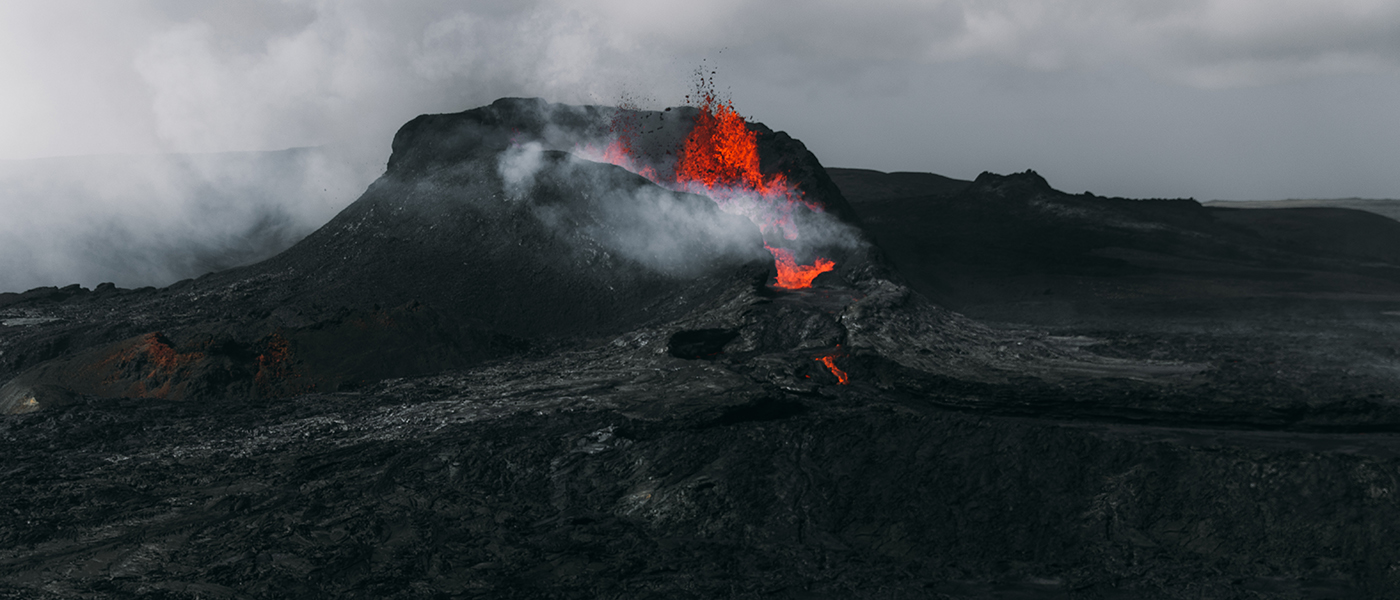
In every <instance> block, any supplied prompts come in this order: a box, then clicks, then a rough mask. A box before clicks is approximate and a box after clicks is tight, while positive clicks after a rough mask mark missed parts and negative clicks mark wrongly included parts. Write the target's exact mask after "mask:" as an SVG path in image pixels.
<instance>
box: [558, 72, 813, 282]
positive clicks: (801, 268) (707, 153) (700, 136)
mask: <svg viewBox="0 0 1400 600" xmlns="http://www.w3.org/2000/svg"><path fill="white" fill-rule="evenodd" d="M698 95H699V97H700V106H699V107H697V108H698V109H699V113H698V114H697V115H696V116H695V124H694V126H693V127H692V128H691V130H690V134H689V135H687V136H686V139H685V144H684V145H683V146H682V147H681V148H680V152H679V158H678V160H677V162H676V167H675V174H674V176H673V177H672V178H671V179H670V180H669V181H667V180H665V178H663V177H661V176H660V175H659V174H658V173H657V172H656V169H654V168H653V167H651V166H644V165H641V164H639V161H638V160H637V157H636V156H635V152H633V148H632V143H633V141H634V139H633V138H634V136H635V132H634V131H633V130H632V129H633V128H629V127H626V126H625V124H624V126H618V124H617V123H616V122H615V123H614V132H615V133H616V134H617V136H618V137H617V138H616V139H614V140H613V141H612V142H611V143H610V144H608V147H607V149H606V150H604V151H603V152H602V156H601V158H602V160H603V161H606V162H609V163H612V164H614V165H617V166H620V167H622V168H625V169H627V170H629V171H632V172H633V173H637V174H639V175H642V176H643V177H646V178H647V179H650V180H652V181H653V182H655V183H657V184H658V185H661V186H663V187H667V188H670V189H673V190H677V191H683V192H690V193H694V194H701V195H704V196H707V197H709V198H710V199H711V200H714V201H715V203H717V204H719V206H720V209H721V210H723V211H725V212H727V213H731V214H740V215H743V216H745V217H748V218H749V220H751V221H753V222H754V224H755V225H758V229H759V231H760V232H762V233H763V235H764V237H765V238H768V236H769V235H771V234H778V235H781V236H782V237H783V238H784V239H788V240H795V239H797V223H796V222H795V221H794V220H793V218H792V211H793V208H795V207H796V206H797V204H798V203H799V202H800V203H802V204H805V205H806V206H807V207H808V208H810V209H812V210H814V211H817V212H821V210H822V207H821V206H820V205H818V204H815V203H813V202H809V201H807V200H805V199H804V198H803V197H802V192H801V191H799V190H798V189H797V188H796V186H794V185H793V184H792V183H791V182H789V181H788V180H787V177H786V176H784V175H783V174H781V173H778V174H774V175H771V176H767V177H765V176H764V175H763V174H762V172H760V171H759V162H758V134H757V133H756V132H754V131H752V130H750V129H749V127H748V124H747V123H746V122H745V121H744V118H743V117H742V116H739V113H738V112H737V111H735V110H734V106H733V103H732V102H720V101H719V100H717V99H716V98H715V95H714V93H713V91H710V90H705V89H702V90H699V91H698ZM584 152H585V153H586V154H594V155H596V154H597V152H596V150H592V149H591V148H586V149H584ZM769 239H771V238H769ZM764 247H765V248H767V249H768V251H769V252H770V253H772V254H773V262H774V265H775V266H776V267H777V271H778V277H777V281H776V282H775V283H774V287H778V288H782V289H788V290H796V289H803V288H809V287H812V280H814V279H816V277H817V276H818V275H820V274H822V273H825V272H827V271H831V270H832V269H835V268H836V263H835V262H834V261H831V260H828V259H826V258H822V257H817V258H816V260H815V261H814V262H813V264H811V265H802V264H798V263H797V260H796V259H795V257H793V255H792V251H791V250H786V249H783V248H776V247H773V246H769V245H768V244H764Z"/></svg>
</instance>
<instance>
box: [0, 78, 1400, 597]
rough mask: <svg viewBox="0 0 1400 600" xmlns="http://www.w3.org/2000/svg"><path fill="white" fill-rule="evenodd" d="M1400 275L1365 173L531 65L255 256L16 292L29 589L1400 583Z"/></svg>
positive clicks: (6, 325) (17, 580)
mask: <svg viewBox="0 0 1400 600" xmlns="http://www.w3.org/2000/svg"><path fill="white" fill-rule="evenodd" d="M707 161H708V162H707ZM803 269H807V270H805V271H804V270H803ZM785 273H786V274H787V277H789V278H788V279H784V276H785V275H784V274H785ZM1396 311H1400V223H1397V222H1395V221H1392V220H1390V219H1387V218H1384V217H1381V216H1378V215H1374V214H1371V213H1364V212H1360V211H1354V210H1347V209H1341V208H1321V209H1297V208H1290V209H1272V210H1271V209H1251V210H1239V209H1230V208H1217V207H1206V206H1203V205H1201V204H1200V203H1197V202H1195V201H1192V200H1179V199H1178V200H1130V199H1123V198H1103V197H1098V196H1093V195H1091V194H1079V195H1073V194H1066V193H1063V192H1061V191H1058V190H1056V189H1054V188H1053V187H1052V186H1051V185H1050V184H1049V183H1048V182H1047V181H1046V180H1045V179H1043V178H1042V177H1040V176H1039V175H1038V174H1036V173H1034V172H1033V171H1027V172H1024V173H1017V174H1011V175H996V174H991V173H984V174H982V175H981V176H979V177H977V178H976V180H974V181H960V180H955V179H950V178H946V177H941V176H937V175H933V174H928V173H922V174H921V173H881V172H876V171H865V170H857V169H828V168H825V167H823V166H822V165H821V164H820V163H819V162H818V160H817V158H816V157H815V156H814V155H812V153H811V152H808V151H807V149H806V148H805V147H804V146H803V145H802V143H801V142H799V141H797V140H796V139H793V138H792V137H791V136H789V135H787V134H785V133H782V132H774V131H772V130H770V129H768V128H767V127H765V126H763V125H761V124H758V123H752V122H748V121H745V120H743V119H742V118H740V117H738V115H737V113H736V112H734V110H733V107H732V106H730V105H728V104H727V103H722V102H719V101H717V100H716V99H714V98H713V97H705V98H703V99H702V100H701V102H700V103H699V106H694V107H679V108H673V109H667V110H663V111H643V110H637V109H619V108H612V107H600V106H582V107H580V106H567V105H559V104H550V103H547V102H544V101H542V100H538V99H519V98H508V99H502V100H499V101H497V102H495V103H493V104H491V105H489V106H484V107H480V108H476V109H473V110H468V111H466V112H462V113H457V114H446V115H424V116H421V117H418V118H416V119H414V120H412V121H410V122H409V123H407V124H406V125H404V126H403V128H401V129H400V130H399V132H398V134H397V135H396V136H395V138H394V140H393V154H392V156H391V158H390V159H389V161H388V165H387V168H386V171H385V173H384V174H383V176H382V177H380V178H379V179H378V180H377V181H375V182H374V183H373V184H372V185H371V186H370V187H369V189H367V190H366V191H365V193H364V195H363V196H362V197H361V198H360V199H359V200H357V201H355V202H354V203H353V204H351V205H350V206H349V207H347V208H346V209H345V210H344V211H342V212H341V213H340V214H339V215H337V216H336V217H335V218H334V219H332V220H331V221H330V222H329V223H327V224H326V225H325V226H323V227H321V228H320V229H319V230H317V231H315V232H314V233H312V234H311V235H309V236H308V237H306V238H305V239H303V240H301V241H300V242H298V243H296V244H295V245H294V246H292V247H291V248H289V249H288V250H286V251H284V252H282V253H281V254H279V255H277V256H275V257H273V258H271V259H268V260H266V261H263V262H260V263H257V264H253V265H249V266H244V267H239V268H235V269H230V270H226V271H221V272H217V273H211V274H208V275H205V276H203V277H200V278H198V279H192V280H186V281H182V282H179V283H176V284H174V285H171V286H168V287H165V288H161V289H154V288H144V289H138V290H127V289H119V288H116V287H115V286H111V285H104V286H99V287H98V288H97V289H96V290H92V291H89V290H87V289H84V288H81V287H78V286H69V287H65V288H39V289H35V290H30V291H27V292H24V293H8V294H0V382H3V386H0V410H3V412H5V413H7V414H6V416H4V417H0V443H3V447H4V451H5V454H6V456H7V461H6V465H7V466H6V467H5V482H6V485H5V486H3V491H0V493H2V494H4V500H5V505H6V506H7V507H8V509H9V510H0V539H2V540H3V542H4V543H3V544H0V594H3V595H6V596H12V597H27V598H70V597H92V598H131V597H162V598H203V597H224V598H282V597H306V598H319V597H335V598H347V597H349V598H354V597H364V598H421V597H439V598H469V597H470V598H476V597H480V598H545V597H548V598H663V597H664V598H714V597H754V598H758V597H773V598H904V597H908V598H927V597H938V598H991V597H997V598H1013V597H1014V598H1065V597H1069V598H1126V597H1132V598H1179V597H1184V596H1195V597H1218V598H1256V597H1297V598H1326V597H1377V598H1380V597H1387V596H1388V595H1389V594H1390V592H1393V591H1394V590H1396V589H1400V580H1397V574H1396V573H1397V572H1400V570H1397V567H1396V566H1397V565H1400V549H1397V547H1396V546H1395V544H1394V543H1393V542H1392V540H1393V539H1395V538H1396V537H1397V534H1400V517H1397V515H1400V510H1397V508H1400V507H1397V502H1400V500H1397V493H1396V490H1397V485H1400V435H1397V434H1400V410H1397V408H1396V399H1397V398H1400V385H1397V381H1400V380H1397V378H1396V374H1397V373H1400V343H1397V342H1396V341H1395V340H1397V339H1400V337H1397V336H1396V334H1397V333H1400V331H1397V327H1400V320H1397V318H1396V317H1395V316H1394V314H1395V312H1396Z"/></svg>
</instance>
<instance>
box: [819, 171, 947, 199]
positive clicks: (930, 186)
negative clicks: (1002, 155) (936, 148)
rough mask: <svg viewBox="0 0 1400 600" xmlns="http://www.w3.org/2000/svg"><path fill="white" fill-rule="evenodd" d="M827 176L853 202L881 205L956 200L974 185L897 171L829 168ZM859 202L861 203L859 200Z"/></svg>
mask: <svg viewBox="0 0 1400 600" xmlns="http://www.w3.org/2000/svg"><path fill="white" fill-rule="evenodd" d="M826 174H827V175H828V176H830V177H831V180H832V181H833V182H835V183H836V186H837V187H839V188H841V193H843V194H845V195H846V199H847V200H848V201H851V202H857V201H859V202H879V201H882V200H894V199H896V198H908V197H911V196H952V195H955V194H957V193H959V192H961V191H963V190H964V189H967V186H969V185H971V184H972V182H971V181H964V180H962V179H953V178H951V177H944V176H942V175H938V174H935V173H912V172H907V171H895V172H893V173H885V172H883V171H876V170H873V169H838V168H833V167H828V168H827V169H826ZM856 198H859V200H855V199H856Z"/></svg>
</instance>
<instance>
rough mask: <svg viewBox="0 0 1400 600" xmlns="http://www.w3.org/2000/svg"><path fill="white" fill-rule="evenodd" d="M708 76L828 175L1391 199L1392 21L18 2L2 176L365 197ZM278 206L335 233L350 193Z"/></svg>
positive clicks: (782, 0) (1220, 11) (625, 5)
mask: <svg viewBox="0 0 1400 600" xmlns="http://www.w3.org/2000/svg"><path fill="white" fill-rule="evenodd" d="M702 60H705V61H706V63H705V64H707V65H710V66H714V67H717V68H718V69H719V71H720V72H719V75H718V79H717V83H718V85H719V87H720V89H721V91H724V92H726V93H728V94H729V95H731V96H732V97H733V98H734V100H735V102H736V104H737V105H738V106H739V108H740V110H741V111H743V112H744V113H745V114H749V115H752V116H754V117H755V118H757V119H759V120H762V121H764V122H766V123H768V124H769V125H771V126H773V127H775V128H779V129H784V130H787V131H789V132H791V133H792V134H793V135H794V136H796V137H798V138H801V139H802V140H804V142H806V143H807V145H808V146H809V148H811V149H812V150H813V151H814V152H815V153H816V154H817V155H818V156H819V157H820V158H821V159H822V160H823V162H824V163H826V164H828V165H835V166H859V167H869V168H877V169H882V170H924V171H934V172H939V173H943V174H947V175H951V176H955V177H965V178H970V177H974V176H976V174H977V173H978V172H980V171H982V170H996V171H1013V170H1022V169H1025V168H1035V169H1036V170H1038V171H1040V172H1041V173H1043V174H1045V175H1046V176H1047V177H1048V178H1049V179H1050V181H1051V183H1052V184H1054V185H1057V186H1059V187H1062V188H1065V189H1067V190H1069V191H1080V190H1084V189H1090V190H1093V191H1094V192H1096V193H1101V194H1116V195H1127V196H1197V197H1200V198H1203V199H1205V198H1217V197H1227V198H1268V197H1275V198H1277V197H1300V196H1301V197H1309V196H1312V197H1317V196H1371V197H1376V196H1391V197H1394V196H1400V174H1397V173H1396V170H1395V169H1394V168H1393V165H1391V164H1389V163H1390V161H1389V160H1387V159H1386V157H1393V156H1395V155H1396V154H1397V152H1400V142H1397V140H1400V122H1397V121H1396V120H1395V119H1394V117H1393V110H1392V109H1391V107H1393V106H1394V105H1395V103H1396V102H1397V101H1400V83H1397V82H1400V78H1397V77H1396V75H1397V72H1400V5H1397V4H1396V3H1393V2H1386V1H1382V0H1335V1H1332V2H1326V3H1323V2H1313V1H1309V0H1167V1H1162V2H1119V1H1112V0H1060V1H1057V2H1043V1H1039V0H977V1H973V0H885V1H874V2H865V3H851V2H838V1H835V0H828V1H816V2H813V1H803V2H798V1H797V0H766V1H761V2H760V1H758V0H714V1H710V2H694V1H688V2H655V1H652V2H640V1H634V0H602V1H597V2H588V3H578V2H566V1H565V0H534V1H530V2H515V1H506V0H500V1H479V2H467V3H463V2H458V1H449V0H426V1H421V2H409V3H385V2H374V1H370V0H344V1H338V2H331V1H328V0H240V1H238V2H234V1H232V0H222V1H212V2H201V3H187V2H176V1H173V0H112V1H110V2H100V3H94V2H80V1H76V0H54V1H52V2H44V3H5V4H3V5H0V81H4V82H6V85H5V86H3V88H0V131H4V133H5V135H3V136H0V159H3V158H9V159H20V158H33V157H40V156H53V155H79V154H99V153H154V152H222V151H245V150H279V149H283V148H289V147H302V146H321V145H325V146H328V147H334V148H337V151H336V156H338V157H339V158H338V159H337V160H341V161H342V162H341V163H340V164H339V165H337V166H336V167H335V169H336V170H338V171H340V172H342V173H345V174H346V178H345V180H344V181H346V182H350V183H354V184H355V185H362V184H363V182H365V181H368V180H369V179H372V178H373V177H374V176H377V175H378V170H379V169H381V168H382V165H383V161H384V159H385V158H387V156H388V151H389V141H390V139H391V137H392V135H393V132H394V131H395V129H396V128H397V127H398V126H399V125H401V124H402V123H404V122H406V121H407V120H409V119H411V118H412V117H414V116H416V115H418V114H421V113H430V112H455V111H459V110H464V109H467V108H471V107H474V106H479V105H483V104H486V103H489V102H490V101H492V100H494V99H495V98H498V97H501V96H542V97H546V98H548V99H550V100H552V101H556V102H569V103H605V104H611V103H614V102H616V101H617V100H619V99H621V98H629V99H632V100H634V101H639V102H640V103H642V104H643V105H646V106H651V107H656V106H660V105H670V104H678V103H680V101H681V99H682V98H683V96H684V94H685V93H686V91H687V90H688V87H689V83H690V81H689V76H690V74H691V71H692V70H693V69H694V68H695V67H696V65H697V64H700V62H701V61H702ZM190 176H191V177H197V176H199V174H198V173H192V174H190ZM206 183H208V182H202V181H196V180H191V181H190V182H187V185H185V184H182V185H183V187H182V186H178V185H177V186H164V187H160V185H158V184H159V182H156V183H151V184H149V185H148V184H141V185H136V186H135V187H136V188H140V187H141V186H146V187H151V186H156V187H158V188H159V189H161V190H164V191H165V192H168V193H171V194H175V196H171V197H168V198H164V199H162V200H159V201H157V200H152V199H151V198H155V197H156V196H154V195H151V194H146V195H140V194H138V195H136V196H131V197H118V196H115V195H113V194H110V193H101V194H94V195H91V196H88V197H80V195H70V196H69V197H67V199H66V200H63V202H66V203H67V204H61V203H60V204H53V203H51V204H52V208H51V209H49V211H48V212H47V213H45V214H44V215H42V216H35V215H34V214H32V213H31V211H30V209H29V208H27V207H24V206H20V205H19V204H18V203H21V202H26V201H27V200H17V199H16V198H19V197H18V196H10V197H0V213H3V214H5V215H6V216H7V217H9V220H10V225H9V227H8V229H7V230H14V229H15V225H14V223H18V222H20V219H18V218H16V217H14V215H26V216H25V217H24V222H26V223H40V224H45V226H49V227H52V228H53V229H51V230H44V231H39V232H38V233H33V231H38V230H33V231H32V232H31V233H32V235H30V237H29V238H15V237H10V238H5V239H0V243H3V244H7V245H9V247H11V248H23V249H24V250H23V252H24V253H26V255H29V256H34V257H36V258H35V259H34V260H33V264H35V265H38V264H45V265H47V266H46V267H44V268H45V269H48V270H47V271H42V272H46V273H51V274H52V275H51V277H53V278H54V279H53V280H52V281H51V282H52V283H63V282H66V281H69V280H74V279H79V277H78V273H79V272H80V271H78V270H74V267H71V266H64V265H72V264H74V263H75V261H78V259H75V258H73V257H71V256H70V257H68V258H64V257H62V256H61V254H62V249H63V248H65V247H68V246H65V243H63V242H58V241H55V242H53V244H52V245H51V246H42V245H34V244H33V243H32V242H24V241H22V240H23V239H30V240H32V239H39V238H43V239H53V240H62V239H66V238H65V237H64V236H65V235H69V234H66V233H64V232H65V231H68V230H74V229H81V228H66V229H65V228H64V227H63V226H62V225H61V223H63V222H64V221H63V220H62V216H63V215H65V214H72V215H79V216H82V215H93V214H105V215H112V217H111V218H112V219H117V220H119V221H120V220H121V219H122V218H125V217H119V216H118V215H140V214H148V213H150V212H152V211H159V210H171V211H174V212H175V213H179V212H180V211H186V212H188V213H189V214H191V215H193V214H205V213H202V212H200V211H201V210H205V209H199V208H197V207H198V206H203V205H201V204H199V202H198V201H197V200H196V199H193V198H191V197H189V196H188V194H187V193H186V192H184V191H179V190H182V189H185V188H190V189H193V188H196V187H199V186H200V185H204V184H206ZM133 185H135V184H133ZM191 186H193V187H191ZM249 189H251V188H249ZM182 194H183V195H182ZM279 197H281V198H282V199H281V200H280V201H279V202H280V204H278V205H277V207H276V211H281V213H283V214H291V215H301V214H316V215H321V214H323V213H325V212H333V209H331V208H327V207H334V206H343V205H344V204H346V203H348V202H349V201H351V200H353V198H354V194H353V193H346V194H345V195H343V196H337V197H336V198H335V200H334V201H333V202H327V201H324V200H322V199H319V197H311V198H303V197H300V196H296V195H294V194H293V195H287V194H283V195H280V196H279ZM171 202H176V203H179V202H184V203H187V204H188V206H185V207H184V208H176V207H174V205H172V204H169V203H171ZM255 204H256V203H255ZM302 204H309V205H312V206H318V207H320V208H317V209H316V210H309V211H308V210H303V209H301V208H299V207H300V206H301V205H302ZM269 210H272V209H271V208H269ZM191 211H192V212H191ZM274 212H275V211H274ZM211 214H212V213H211ZM249 214H250V215H251V214H252V213H251V212H250V213H249ZM317 218H319V217H317ZM249 219H251V220H249V221H248V222H249V223H254V222H258V221H257V219H256V218H253V217H251V216H250V217H249ZM189 220H191V221H195V222H204V221H206V220H207V219H205V218H202V217H201V218H193V217H192V218H190V219H189ZM154 222H158V223H160V224H161V226H162V227H167V226H168V227H171V228H179V227H185V226H186V224H184V223H180V222H176V221H175V220H169V219H165V220H162V219H155V220H154ZM245 225H246V224H245ZM247 226H248V227H251V225H247ZM123 227H127V228H128V229H131V228H133V227H135V226H134V225H133V226H123ZM117 229H121V227H118V228H117ZM136 229H140V230H141V231H146V230H145V229H141V228H139V227H136V228H135V229H133V230H136ZM159 231H161V232H164V233H163V234H162V235H163V236H164V237H168V238H178V237H180V235H179V234H176V233H172V232H174V231H175V230H173V229H171V230H166V229H160V230H159ZM134 237H140V236H139V235H135V236H134ZM194 237H197V236H194ZM26 244H28V245H26ZM54 253H58V254H54ZM20 254H21V251H20V250H18V249H16V250H12V251H11V253H10V254H9V256H18V255H20ZM78 262H80V261H78ZM34 268H36V269H37V268H38V267H37V266H36V267H34ZM87 276H88V275H87V274H84V275H82V277H87ZM171 276H174V275H166V276H164V277H171ZM149 281H150V282H152V283H161V282H163V279H161V277H157V276H154V275H152V276H151V278H150V279H149ZM6 285H12V284H9V283H6V282H3V281H0V286H6Z"/></svg>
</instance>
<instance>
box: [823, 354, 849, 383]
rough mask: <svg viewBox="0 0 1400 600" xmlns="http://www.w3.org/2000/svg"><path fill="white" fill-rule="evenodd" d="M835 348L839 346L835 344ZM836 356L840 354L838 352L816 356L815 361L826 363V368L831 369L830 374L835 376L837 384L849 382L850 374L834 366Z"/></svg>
mask: <svg viewBox="0 0 1400 600" xmlns="http://www.w3.org/2000/svg"><path fill="white" fill-rule="evenodd" d="M837 348H840V346H837ZM837 356H840V354H839V353H838V354H831V355H827V356H823V357H820V358H817V359H816V361H817V362H819V363H821V364H824V365H826V368H828V369H831V374H832V375H835V376H836V384H837V385H846V384H848V383H850V382H851V376H850V375H847V374H846V372H845V371H842V370H841V369H840V368H839V367H837V366H836V357H837Z"/></svg>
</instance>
